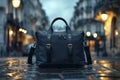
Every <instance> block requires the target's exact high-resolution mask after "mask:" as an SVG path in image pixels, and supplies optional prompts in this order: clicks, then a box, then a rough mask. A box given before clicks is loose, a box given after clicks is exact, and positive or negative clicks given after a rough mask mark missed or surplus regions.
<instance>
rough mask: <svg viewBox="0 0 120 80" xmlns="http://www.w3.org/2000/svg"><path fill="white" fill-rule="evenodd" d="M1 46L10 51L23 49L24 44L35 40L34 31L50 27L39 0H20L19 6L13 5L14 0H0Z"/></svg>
mask: <svg viewBox="0 0 120 80" xmlns="http://www.w3.org/2000/svg"><path fill="white" fill-rule="evenodd" d="M0 1H2V2H3V3H4V5H3V3H0V13H1V16H2V18H1V19H0V23H1V24H0V27H1V28H2V29H0V30H1V31H4V32H2V35H1V34H0V37H2V38H1V40H2V39H3V40H2V41H1V43H0V44H1V46H2V45H4V46H5V50H6V52H7V54H8V55H9V52H11V51H13V50H18V51H22V49H23V46H24V45H27V44H31V43H33V42H34V37H35V35H34V33H35V31H36V30H38V29H46V28H47V27H48V19H47V16H46V13H45V11H44V10H43V9H42V5H41V3H40V2H39V0H20V1H21V2H20V6H19V7H18V8H15V7H13V4H12V0H0Z"/></svg>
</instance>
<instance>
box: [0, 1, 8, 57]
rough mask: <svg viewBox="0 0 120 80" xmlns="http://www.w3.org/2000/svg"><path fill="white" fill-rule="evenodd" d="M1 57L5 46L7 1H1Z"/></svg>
mask: <svg viewBox="0 0 120 80" xmlns="http://www.w3.org/2000/svg"><path fill="white" fill-rule="evenodd" d="M0 1H1V3H0V55H4V54H3V53H4V52H5V49H6V45H5V25H4V24H5V22H6V5H7V0H0Z"/></svg>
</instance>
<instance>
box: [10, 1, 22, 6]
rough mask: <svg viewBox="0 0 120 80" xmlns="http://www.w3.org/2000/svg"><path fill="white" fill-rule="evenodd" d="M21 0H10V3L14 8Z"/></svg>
mask: <svg viewBox="0 0 120 80" xmlns="http://www.w3.org/2000/svg"><path fill="white" fill-rule="evenodd" d="M20 3H21V0H12V5H13V7H14V8H18V7H20Z"/></svg>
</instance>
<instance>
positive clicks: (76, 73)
mask: <svg viewBox="0 0 120 80" xmlns="http://www.w3.org/2000/svg"><path fill="white" fill-rule="evenodd" d="M26 60H27V58H26V57H21V58H20V57H19V58H18V57H11V58H0V80H120V58H94V59H93V65H89V66H85V67H84V68H77V69H40V68H39V67H37V66H36V65H35V64H34V65H29V64H27V63H26V62H27V61H26Z"/></svg>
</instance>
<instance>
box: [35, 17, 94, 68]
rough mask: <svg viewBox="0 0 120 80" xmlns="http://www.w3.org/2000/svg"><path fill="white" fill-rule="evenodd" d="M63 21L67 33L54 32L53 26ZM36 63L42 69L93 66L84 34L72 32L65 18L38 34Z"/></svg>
mask: <svg viewBox="0 0 120 80" xmlns="http://www.w3.org/2000/svg"><path fill="white" fill-rule="evenodd" d="M57 20H62V21H63V22H65V24H66V31H65V32H53V28H52V26H53V24H54V22H55V21H57ZM36 39H37V42H36V50H35V54H36V63H37V65H39V66H40V67H52V68H55V67H56V68H66V67H67V68H71V67H72V68H76V67H83V66H84V65H86V64H87V63H88V64H91V63H92V61H91V56H90V51H89V49H88V47H85V46H84V32H80V31H79V32H74V31H71V29H70V27H69V26H68V24H67V22H66V21H65V20H64V19H63V18H60V17H58V18H55V19H54V20H53V22H52V23H51V26H50V29H49V30H48V31H39V32H36Z"/></svg>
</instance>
